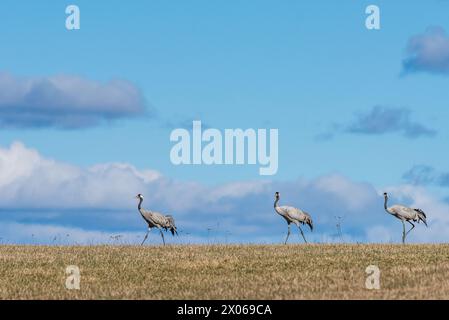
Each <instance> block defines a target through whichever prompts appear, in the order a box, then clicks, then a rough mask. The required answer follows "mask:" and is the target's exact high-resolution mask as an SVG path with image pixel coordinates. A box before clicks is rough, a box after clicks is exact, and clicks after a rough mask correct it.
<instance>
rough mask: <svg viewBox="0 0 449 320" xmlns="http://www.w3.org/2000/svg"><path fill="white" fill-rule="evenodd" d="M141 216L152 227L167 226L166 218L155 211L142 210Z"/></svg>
mask: <svg viewBox="0 0 449 320" xmlns="http://www.w3.org/2000/svg"><path fill="white" fill-rule="evenodd" d="M141 213H142V216H143V217H144V219H145V220H146V221H147V222H148V224H150V225H151V226H152V227H160V228H166V227H167V226H168V220H167V218H166V217H165V216H164V215H163V214H161V213H159V212H156V211H148V210H142V211H141Z"/></svg>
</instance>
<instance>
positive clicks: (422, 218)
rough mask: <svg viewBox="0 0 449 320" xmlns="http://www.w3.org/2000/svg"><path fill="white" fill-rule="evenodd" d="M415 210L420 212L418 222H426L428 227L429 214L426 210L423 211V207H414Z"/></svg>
mask: <svg viewBox="0 0 449 320" xmlns="http://www.w3.org/2000/svg"><path fill="white" fill-rule="evenodd" d="M414 210H415V211H416V212H417V213H418V223H419V221H422V222H424V224H425V225H426V227H427V220H426V219H427V216H426V214H425V213H424V211H422V210H421V209H414Z"/></svg>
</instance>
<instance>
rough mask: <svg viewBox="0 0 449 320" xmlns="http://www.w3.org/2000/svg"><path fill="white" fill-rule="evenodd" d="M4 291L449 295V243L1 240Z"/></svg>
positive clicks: (53, 295) (36, 294) (44, 295)
mask: <svg viewBox="0 0 449 320" xmlns="http://www.w3.org/2000/svg"><path fill="white" fill-rule="evenodd" d="M68 265H77V266H79V268H80V270H81V288H80V290H67V289H66V288H65V279H66V277H67V275H66V274H65V268H66V266H68ZM369 265H377V266H379V268H380V270H381V290H378V291H370V290H367V289H366V288H365V279H366V277H367V274H366V273H365V269H366V267H367V266H369ZM0 298H1V299H448V298H449V245H289V246H282V245H261V246H243V245H242V246H225V245H220V246H218V245H217V246H166V247H150V246H149V247H134V246H88V247H70V246H65V247H47V246H45V247H44V246H0Z"/></svg>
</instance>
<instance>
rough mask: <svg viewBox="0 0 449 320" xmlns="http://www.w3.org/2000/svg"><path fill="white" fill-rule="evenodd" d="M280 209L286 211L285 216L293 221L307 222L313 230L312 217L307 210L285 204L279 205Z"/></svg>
mask: <svg viewBox="0 0 449 320" xmlns="http://www.w3.org/2000/svg"><path fill="white" fill-rule="evenodd" d="M279 209H280V210H281V211H282V212H283V213H284V215H285V217H286V218H287V219H289V220H290V221H292V222H295V221H297V222H299V223H302V224H307V225H308V226H309V227H310V230H313V222H312V217H311V216H310V214H308V213H307V212H305V211H302V210H301V209H298V208H295V207H288V206H283V207H279Z"/></svg>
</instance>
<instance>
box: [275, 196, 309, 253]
mask: <svg viewBox="0 0 449 320" xmlns="http://www.w3.org/2000/svg"><path fill="white" fill-rule="evenodd" d="M274 197H275V201H274V210H275V211H276V212H277V213H278V214H279V215H281V216H282V217H283V218H284V219H285V220H286V221H287V224H288V233H287V238H286V239H285V242H284V244H287V240H288V237H289V236H290V224H291V223H294V224H295V225H296V226H297V227H298V228H299V231H301V235H302V237H303V239H304V242H305V243H307V240H306V237H305V236H304V232H303V231H302V229H301V224H307V225H308V226H309V227H310V231H313V222H312V217H311V216H310V214H308V213H307V212H305V211H302V210H300V209H297V208H294V207H288V206H282V207H280V206H278V203H279V198H280V194H279V192H276V193H275V195H274Z"/></svg>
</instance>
